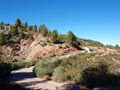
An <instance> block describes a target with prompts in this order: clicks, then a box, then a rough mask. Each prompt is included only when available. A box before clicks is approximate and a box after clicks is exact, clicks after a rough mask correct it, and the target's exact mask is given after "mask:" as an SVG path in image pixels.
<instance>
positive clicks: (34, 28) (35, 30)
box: [33, 24, 37, 32]
mask: <svg viewBox="0 0 120 90" xmlns="http://www.w3.org/2000/svg"><path fill="white" fill-rule="evenodd" d="M33 30H34V32H37V25H36V24H35V25H34V27H33Z"/></svg>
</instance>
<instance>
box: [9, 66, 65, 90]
mask: <svg viewBox="0 0 120 90" xmlns="http://www.w3.org/2000/svg"><path fill="white" fill-rule="evenodd" d="M32 69H33V67H30V68H23V69H20V70H16V71H12V73H11V76H10V80H11V81H13V82H15V83H17V84H19V85H21V86H23V87H25V88H29V89H32V90H56V88H57V87H60V86H62V85H64V84H65V83H56V82H53V81H47V80H44V79H39V78H36V77H34V75H33V74H32Z"/></svg>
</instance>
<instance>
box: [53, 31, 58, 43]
mask: <svg viewBox="0 0 120 90" xmlns="http://www.w3.org/2000/svg"><path fill="white" fill-rule="evenodd" d="M51 41H52V43H58V31H57V30H56V29H55V30H53V31H52V32H51Z"/></svg>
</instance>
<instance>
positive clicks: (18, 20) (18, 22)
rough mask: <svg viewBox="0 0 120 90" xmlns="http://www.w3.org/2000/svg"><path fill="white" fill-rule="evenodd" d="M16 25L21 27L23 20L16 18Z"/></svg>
mask: <svg viewBox="0 0 120 90" xmlns="http://www.w3.org/2000/svg"><path fill="white" fill-rule="evenodd" d="M15 25H16V26H17V27H21V21H20V19H16V21H15Z"/></svg>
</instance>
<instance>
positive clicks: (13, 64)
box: [10, 61, 26, 70]
mask: <svg viewBox="0 0 120 90" xmlns="http://www.w3.org/2000/svg"><path fill="white" fill-rule="evenodd" d="M10 64H11V69H12V70H16V69H19V68H24V67H25V66H26V62H22V61H17V62H11V63H10Z"/></svg>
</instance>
